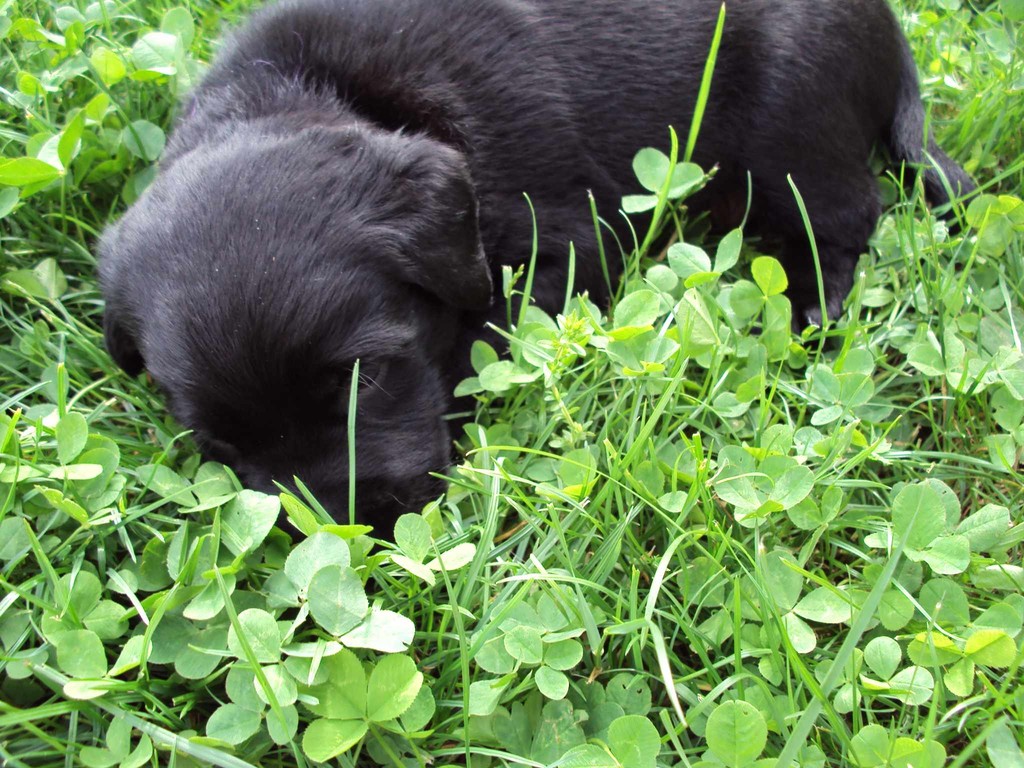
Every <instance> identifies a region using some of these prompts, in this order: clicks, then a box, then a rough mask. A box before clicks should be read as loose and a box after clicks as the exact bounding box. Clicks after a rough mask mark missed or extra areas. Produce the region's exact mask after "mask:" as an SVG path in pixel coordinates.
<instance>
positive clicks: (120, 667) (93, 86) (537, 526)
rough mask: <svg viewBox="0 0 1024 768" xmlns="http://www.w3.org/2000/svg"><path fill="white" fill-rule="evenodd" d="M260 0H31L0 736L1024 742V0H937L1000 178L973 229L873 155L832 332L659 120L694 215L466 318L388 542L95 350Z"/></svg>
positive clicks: (891, 755) (667, 191) (1, 608)
mask: <svg viewBox="0 0 1024 768" xmlns="http://www.w3.org/2000/svg"><path fill="white" fill-rule="evenodd" d="M243 5H244V4H243ZM211 10H216V11H217V12H216V13H210V12H209V11H211ZM243 10H244V8H243V7H242V6H241V5H240V6H235V5H226V6H222V7H218V8H216V9H213V8H212V7H211V6H210V4H209V3H207V2H205V0H204V1H203V2H199V3H198V4H195V5H193V6H191V7H190V8H184V7H170V6H167V5H165V4H163V3H156V4H146V5H144V4H141V3H122V4H118V3H114V2H110V0H103V2H96V3H81V4H73V5H63V6H56V5H52V4H44V3H27V2H26V3H6V4H0V37H2V39H3V41H4V44H5V47H4V52H3V65H2V66H3V68H4V69H3V71H4V77H3V82H4V84H5V85H4V88H3V89H0V122H2V127H0V147H2V158H0V219H2V221H0V228H2V235H0V236H2V238H3V247H4V249H3V256H2V259H3V261H2V264H0V290H2V293H0V401H2V402H3V410H2V412H0V586H2V597H0V762H3V763H4V764H5V765H11V766H21V765H46V766H50V765H53V766H56V765H67V764H69V762H70V763H75V762H80V763H81V764H83V765H86V766H90V767H91V768H100V767H101V766H129V767H134V766H143V765H154V764H165V763H166V764H174V765H178V766H198V765H217V766H231V767H232V768H238V767H239V766H246V765H266V766H289V767H291V766H296V765H300V766H301V765H309V764H310V763H319V762H330V763H334V764H341V765H356V764H370V763H380V764H389V765H394V764H399V763H401V764H426V763H428V762H434V763H437V764H451V763H459V764H463V763H464V764H470V763H471V764H472V765H474V766H489V765H492V764H493V765H498V764H517V765H518V764H524V763H526V762H527V761H530V764H536V765H550V764H558V765H562V766H625V767H626V768H641V767H644V768H646V767H649V766H655V765H662V766H669V765H672V766H675V765H680V766H690V765H700V766H737V767H740V766H752V767H757V768H761V767H762V766H763V767H764V768H768V766H774V765H778V766H789V765H799V766H808V767H812V768H820V767H823V766H825V765H852V766H856V767H857V768H874V767H875V766H901V767H902V766H926V765H931V766H938V765H943V764H946V763H947V761H949V760H952V761H954V762H953V763H952V764H955V765H957V766H974V765H977V766H983V765H1000V766H1002V765H1008V766H1016V765H1024V753H1022V751H1021V744H1020V735H1019V734H1020V725H1021V723H1022V722H1024V700H1022V699H1021V694H1020V691H1021V689H1022V686H1021V665H1022V663H1024V654H1022V652H1021V644H1022V642H1024V630H1022V627H1024V568H1022V566H1021V565H1020V563H1021V559H1022V545H1024V527H1022V526H1024V520H1022V517H1021V510H1022V509H1024V491H1022V481H1021V472H1020V461H1021V457H1022V454H1024V427H1022V426H1021V425H1022V423H1024V354H1022V347H1021V341H1020V335H1021V334H1020V329H1021V328H1022V327H1024V289H1022V285H1024V246H1022V239H1024V238H1022V234H1021V230H1022V228H1024V204H1022V203H1021V196H1022V195H1021V189H1022V187H1024V183H1022V182H1024V159H1022V155H1024V135H1022V134H1021V132H1020V126H1021V125H1022V124H1024V107H1022V102H1021V100H1020V99H1019V98H1015V96H1016V95H1017V94H1019V92H1020V90H1021V84H1022V83H1024V69H1022V67H1024V60H1022V59H1021V57H1020V56H1019V50H1020V49H1021V45H1022V42H1024V41H1022V40H1021V34H1022V33H1021V28H1020V26H1019V22H1020V21H1021V20H1022V19H1024V6H1022V5H1021V3H1020V2H1018V1H1017V0H1001V1H1000V2H993V3H989V4H987V6H986V7H984V8H980V9H979V8H975V7H973V6H970V5H968V4H964V3H962V2H960V0H934V1H930V2H923V1H922V2H908V3H906V4H905V10H906V11H908V13H907V14H906V15H905V17H904V23H905V27H906V29H907V31H908V35H909V38H910V40H911V42H912V45H913V47H914V50H915V54H916V56H917V57H918V62H919V64H920V65H921V68H922V73H923V77H922V87H923V89H924V91H925V94H926V98H927V101H928V103H929V105H931V112H932V114H931V122H932V125H933V128H935V129H936V131H937V133H938V134H939V136H940V138H941V139H942V143H943V145H944V146H945V147H946V148H947V149H948V150H949V151H950V153H951V154H953V155H954V156H956V157H959V158H964V159H966V166H967V168H968V170H969V171H970V172H971V173H973V174H974V175H975V176H976V177H978V178H979V179H980V180H982V181H985V182H987V181H989V180H994V184H992V185H991V186H989V187H986V189H985V190H984V194H982V195H980V196H978V197H977V198H976V199H975V200H973V201H972V202H971V203H970V204H968V205H967V207H966V208H965V209H964V210H961V211H958V214H959V216H960V222H959V223H960V224H961V228H960V229H959V230H954V229H951V228H950V227H949V226H948V224H947V223H946V222H943V221H940V220H937V219H936V218H934V217H933V216H932V215H931V214H930V213H929V212H928V211H927V210H925V208H924V207H923V206H922V205H921V202H920V195H919V194H918V193H917V192H915V191H911V193H910V194H909V195H908V196H901V195H900V194H899V193H898V192H897V191H896V190H897V185H896V184H895V183H893V181H892V180H886V179H883V180H882V181H881V183H882V184H883V186H884V187H885V188H886V189H887V190H888V192H889V195H890V202H891V203H892V207H891V208H890V209H889V211H888V212H887V214H886V215H885V217H884V218H883V220H882V221H881V222H880V225H879V228H878V231H877V233H876V235H875V238H874V240H873V244H872V254H871V257H870V258H868V259H864V260H863V261H862V263H861V265H860V271H859V273H858V279H857V284H856V286H855V288H854V291H853V294H852V296H851V299H850V301H849V304H848V311H847V313H846V315H845V316H844V317H843V318H842V319H841V320H840V321H839V322H838V323H836V324H834V325H832V326H831V327H829V328H827V329H825V330H824V331H817V330H809V331H806V332H804V333H803V334H801V335H799V336H797V335H794V334H793V333H792V331H791V322H790V321H791V314H792V311H791V306H790V303H789V300H788V298H787V297H786V295H785V289H786V286H787V283H788V280H787V276H786V273H785V269H784V265H783V264H781V263H780V262H779V261H778V260H777V259H776V258H774V257H773V256H771V255H769V254H765V253H761V252H760V250H759V248H760V247H761V246H760V244H758V243H756V242H753V241H750V240H749V239H745V238H744V232H743V231H742V230H741V229H737V230H734V231H733V232H730V233H728V234H726V235H725V236H724V237H722V238H720V239H717V240H716V239H715V238H712V237H710V236H709V235H708V234H707V233H706V232H705V231H704V228H703V225H702V223H701V222H700V221H697V222H692V221H689V220H688V219H687V214H686V210H685V204H686V200H687V198H688V197H689V196H690V195H692V194H693V193H694V192H696V191H697V190H699V189H700V188H701V187H703V186H704V185H705V184H706V183H708V181H709V179H710V178H711V177H712V176H713V175H714V169H702V168H699V167H697V166H696V165H693V164H692V163H688V162H683V161H684V160H685V159H686V157H687V154H686V151H685V150H682V151H681V150H680V148H679V146H678V141H677V140H676V139H675V137H674V136H673V137H672V140H671V146H670V147H669V148H668V150H669V151H668V153H665V152H663V151H661V150H659V149H653V148H652V149H644V150H642V151H641V152H639V153H638V154H637V155H636V157H635V161H634V166H633V167H634V170H635V171H636V175H637V179H638V182H637V189H636V192H637V193H638V194H636V195H631V196H629V197H627V198H626V199H625V200H624V201H623V206H624V208H625V209H626V210H627V211H634V212H650V211H653V212H655V214H656V215H655V221H654V223H653V224H652V225H651V228H650V230H649V231H648V232H646V233H644V232H641V233H639V234H638V238H637V239H638V242H641V243H644V244H646V245H650V244H651V243H657V242H663V241H664V240H662V239H661V238H659V235H660V236H662V237H667V238H668V241H667V247H666V248H665V249H664V251H663V252H660V253H659V252H655V251H645V252H643V253H640V254H634V255H633V256H632V257H631V258H630V259H629V261H628V264H629V267H628V270H627V274H626V276H625V279H624V281H623V285H622V288H621V290H620V293H619V295H618V297H617V301H616V302H615V304H614V305H613V307H611V308H603V307H598V306H596V305H595V304H594V303H593V302H591V301H590V300H589V299H587V298H586V297H575V298H571V299H570V300H568V301H567V302H566V305H565V307H564V308H563V311H562V312H560V313H558V314H556V315H555V316H553V317H552V316H549V315H547V314H545V313H544V312H541V311H539V310H538V309H536V308H535V307H530V306H528V307H526V308H525V309H524V310H523V312H522V315H521V317H519V318H514V319H515V320H516V321H517V322H516V323H515V325H514V326H513V327H512V328H508V329H501V330H504V331H506V332H507V337H508V352H507V354H506V353H505V350H504V349H501V350H498V349H495V348H494V347H492V346H490V345H488V344H486V343H484V342H478V343H477V344H475V345H474V347H473V350H472V355H471V362H472V366H473V370H474V372H475V374H476V375H475V376H473V377H471V378H469V379H467V380H466V381H464V382H462V383H461V384H460V386H459V392H460V393H461V394H464V395H468V396H472V397H474V398H475V399H476V401H477V403H478V411H477V415H476V419H475V420H474V422H473V423H471V424H469V425H467V426H466V428H465V430H464V432H463V434H462V435H461V436H460V442H461V447H462V448H463V450H464V453H463V456H464V458H463V459H462V460H461V461H460V462H459V464H458V466H456V467H454V468H453V470H452V471H451V473H450V475H451V485H450V488H449V491H448V493H447V494H446V496H445V497H444V498H443V499H442V500H439V501H438V502H436V503H432V504H430V505H428V506H427V508H426V509H424V510H423V511H422V514H407V515H404V516H402V517H401V518H400V519H399V521H398V524H397V526H396V530H395V543H394V544H389V543H384V542H379V541H377V540H375V539H372V538H370V536H369V535H368V534H370V533H372V532H371V531H369V530H368V529H366V528H365V527H362V526H349V525H339V524H336V523H334V522H333V521H329V520H327V519H326V518H325V517H324V516H323V515H322V514H321V512H322V510H319V509H317V506H316V504H315V503H313V500H312V499H311V498H304V499H300V498H299V497H298V496H296V495H292V494H286V493H283V494H281V495H280V496H278V497H275V496H267V495H264V494H260V493H256V492H253V491H249V490H244V489H242V488H241V487H240V485H239V483H238V482H237V479H236V478H235V477H234V476H233V475H232V474H231V472H230V471H229V470H228V469H226V468H225V467H223V466H221V465H219V464H216V463H213V462H203V461H202V459H201V458H200V457H199V456H198V454H197V453H196V450H195V448H194V446H193V445H192V444H191V442H190V441H189V439H188V437H187V435H185V434H183V433H182V430H181V428H180V426H179V425H176V424H175V423H174V422H173V421H172V420H171V419H170V418H169V417H168V416H167V415H166V408H165V405H164V403H163V402H162V399H161V398H160V396H159V394H158V393H157V392H155V391H154V389H153V388H152V387H151V386H150V385H149V384H148V383H147V382H146V381H145V379H144V378H140V379H139V380H134V381H132V380H128V379H127V377H125V376H124V375H123V374H122V373H120V372H119V371H117V370H116V369H115V367H114V366H113V364H112V363H111V361H110V360H109V358H108V357H107V355H106V353H105V352H104V351H103V349H102V335H101V332H100V330H99V322H98V320H99V315H98V313H99V309H100V302H99V300H98V292H97V288H96V277H95V262H94V259H93V257H92V256H91V249H92V247H93V244H94V242H95V237H96V235H97V233H98V231H99V230H100V229H101V227H102V226H103V225H104V224H105V222H107V221H109V220H110V219H111V218H112V217H113V216H115V215H116V214H117V213H118V212H119V211H121V210H122V209H123V207H124V206H125V205H126V204H128V203H130V202H131V201H132V200H134V199H135V198H136V197H137V196H138V195H139V194H140V193H141V192H142V191H143V190H144V188H145V186H146V184H147V183H148V182H149V180H150V179H151V178H152V175H153V167H152V162H153V161H155V160H157V159H159V157H160V155H161V153H162V152H163V150H164V146H165V141H166V134H165V131H166V129H167V125H168V115H169V110H170V108H171V105H172V103H173V101H174V100H175V99H176V98H178V97H180V96H181V95H182V94H183V93H184V92H185V91H186V90H187V88H188V87H189V86H190V84H192V83H194V82H195V79H196V78H197V77H198V76H199V74H200V73H201V71H202V64H201V63H200V62H201V61H204V60H206V59H207V57H208V54H209V51H208V45H209V42H210V41H211V40H212V39H214V37H215V25H216V24H218V23H219V21H220V20H221V19H222V18H224V17H226V18H234V17H236V16H237V15H239V14H240V13H241V12H242V11H243ZM726 23H728V22H727V21H726ZM677 128H678V126H677ZM699 140H700V138H699V137H698V138H697V141H699ZM908 173H909V171H908ZM600 213H601V214H602V215H604V216H606V217H607V216H610V215H612V212H608V211H602V212H600ZM605 245H606V248H608V249H609V250H610V248H611V242H610V239H609V238H606V242H605ZM616 257H617V255H616ZM524 275H525V272H524V271H522V270H519V271H516V270H511V269H510V270H509V271H508V274H507V275H506V280H505V286H504V288H505V291H504V293H505V295H506V296H510V295H512V294H513V293H515V292H517V291H525V290H526V287H525V285H521V284H520V281H522V280H523V278H524ZM525 276H526V278H527V280H528V278H529V276H528V275H525ZM509 317H510V318H512V317H513V314H512V311H511V308H510V310H509ZM356 503H357V504H358V498H357V500H356Z"/></svg>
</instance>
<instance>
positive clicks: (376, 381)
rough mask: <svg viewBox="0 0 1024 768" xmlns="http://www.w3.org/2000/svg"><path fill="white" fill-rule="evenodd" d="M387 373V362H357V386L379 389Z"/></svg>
mask: <svg viewBox="0 0 1024 768" xmlns="http://www.w3.org/2000/svg"><path fill="white" fill-rule="evenodd" d="M387 372H388V361H387V360H366V361H365V362H364V361H362V360H360V361H359V386H360V387H361V388H362V387H374V386H376V387H379V386H380V385H381V379H383V378H384V376H385V375H386V374H387Z"/></svg>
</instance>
